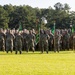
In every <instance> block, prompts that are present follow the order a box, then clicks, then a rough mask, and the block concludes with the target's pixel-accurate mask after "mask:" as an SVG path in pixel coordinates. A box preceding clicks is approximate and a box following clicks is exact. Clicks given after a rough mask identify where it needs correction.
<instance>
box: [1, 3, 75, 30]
mask: <svg viewBox="0 0 75 75" xmlns="http://www.w3.org/2000/svg"><path fill="white" fill-rule="evenodd" d="M70 9H71V8H70V6H69V5H68V4H67V3H65V4H62V3H60V2H58V3H56V4H55V5H54V8H52V7H51V6H49V7H48V8H41V9H40V8H38V7H36V8H33V7H31V6H29V5H20V6H16V5H14V6H13V5H11V4H9V5H7V4H6V5H3V6H2V5H0V28H4V29H6V28H10V29H13V28H15V29H17V28H19V24H20V23H21V24H22V27H23V29H24V28H26V29H32V28H34V29H36V27H37V25H38V24H40V25H41V28H43V29H47V28H52V27H53V24H54V21H55V23H56V28H60V29H64V28H71V25H72V26H74V25H75V11H70ZM43 16H44V17H45V18H46V19H47V24H46V25H45V24H44V23H42V22H41V18H42V17H43Z"/></svg>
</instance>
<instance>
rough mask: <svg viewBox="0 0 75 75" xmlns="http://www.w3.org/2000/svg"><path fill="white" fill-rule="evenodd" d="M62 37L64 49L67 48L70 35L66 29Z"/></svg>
mask: <svg viewBox="0 0 75 75" xmlns="http://www.w3.org/2000/svg"><path fill="white" fill-rule="evenodd" d="M63 38H64V43H63V45H64V49H67V50H69V38H70V35H69V34H68V32H67V31H65V35H64V36H63Z"/></svg>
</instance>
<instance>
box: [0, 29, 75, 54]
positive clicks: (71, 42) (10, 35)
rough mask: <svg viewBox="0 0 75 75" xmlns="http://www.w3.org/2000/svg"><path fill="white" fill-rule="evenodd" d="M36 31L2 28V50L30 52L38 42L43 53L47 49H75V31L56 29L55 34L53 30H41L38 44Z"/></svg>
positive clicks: (0, 43) (0, 30)
mask: <svg viewBox="0 0 75 75" xmlns="http://www.w3.org/2000/svg"><path fill="white" fill-rule="evenodd" d="M35 36H36V33H35V30H34V29H33V30H27V29H24V30H23V31H19V30H14V29H13V30H10V29H7V30H3V29H0V50H3V51H5V50H6V52H7V53H8V52H9V51H11V53H12V51H13V50H15V53H16V54H17V52H18V51H19V53H20V54H21V53H22V50H24V51H26V52H28V51H29V50H32V51H33V52H34V51H35V50H36V46H37V44H38V49H39V50H41V53H43V52H44V51H46V53H48V52H49V51H51V50H52V51H53V50H54V52H56V51H57V52H59V51H60V50H69V49H74V50H75V32H74V33H71V32H70V31H68V30H64V29H62V30H60V29H58V30H56V31H55V34H52V32H51V30H48V31H46V30H42V29H41V30H40V36H39V42H38V43H37V44H36V38H35Z"/></svg>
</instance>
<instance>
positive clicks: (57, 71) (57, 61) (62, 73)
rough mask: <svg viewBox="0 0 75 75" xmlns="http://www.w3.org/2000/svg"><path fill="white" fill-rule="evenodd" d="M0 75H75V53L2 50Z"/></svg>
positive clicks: (0, 53)
mask: <svg viewBox="0 0 75 75" xmlns="http://www.w3.org/2000/svg"><path fill="white" fill-rule="evenodd" d="M0 75H75V53H74V52H73V51H61V52H60V53H54V52H49V54H46V52H44V54H41V53H40V52H34V53H32V52H29V53H26V52H23V54H21V55H20V54H17V55H15V54H14V53H12V54H11V53H8V54H7V53H6V52H4V53H3V52H0Z"/></svg>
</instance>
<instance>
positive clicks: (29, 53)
mask: <svg viewBox="0 0 75 75" xmlns="http://www.w3.org/2000/svg"><path fill="white" fill-rule="evenodd" d="M72 53H75V52H74V51H60V52H59V53H58V52H54V51H49V53H48V54H49V55H50V54H72ZM39 54H41V55H43V54H47V53H46V51H44V53H41V52H40V51H35V52H31V51H29V52H26V51H23V52H22V54H20V53H19V52H18V53H17V54H15V51H13V53H11V52H9V53H6V52H2V51H0V55H39Z"/></svg>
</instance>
